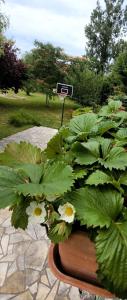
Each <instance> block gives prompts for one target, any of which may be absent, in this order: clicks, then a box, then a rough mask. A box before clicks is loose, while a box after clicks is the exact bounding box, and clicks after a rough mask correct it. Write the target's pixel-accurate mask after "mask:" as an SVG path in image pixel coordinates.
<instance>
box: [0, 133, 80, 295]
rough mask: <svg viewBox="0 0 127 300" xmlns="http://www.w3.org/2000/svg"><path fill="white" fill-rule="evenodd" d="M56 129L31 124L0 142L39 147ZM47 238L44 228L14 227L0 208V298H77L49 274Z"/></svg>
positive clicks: (48, 242)
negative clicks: (23, 141) (21, 143)
mask: <svg viewBox="0 0 127 300" xmlns="http://www.w3.org/2000/svg"><path fill="white" fill-rule="evenodd" d="M56 132H57V130H56V129H51V128H45V127H33V128H30V129H28V130H25V131H23V132H20V133H17V134H15V135H13V136H10V137H8V138H5V139H3V140H2V141H0V149H1V150H2V149H3V148H4V147H5V145H6V144H8V143H10V142H12V141H16V142H19V141H21V140H26V141H29V142H31V143H33V144H35V145H37V146H39V147H41V148H45V146H46V144H47V142H48V141H49V140H50V139H51V137H52V136H53V135H54V134H55V133H56ZM49 245H50V241H49V240H48V238H47V236H46V233H45V229H44V228H43V227H41V226H40V225H35V226H33V225H32V224H29V226H28V228H27V230H26V231H25V232H24V231H23V230H15V229H14V228H13V227H12V226H11V223H10V212H9V210H8V209H4V210H0V300H8V299H14V300H79V299H80V296H79V292H78V289H77V288H75V287H71V286H69V285H67V284H64V283H63V282H59V281H58V280H57V279H56V278H55V277H54V275H53V274H52V273H51V271H50V269H49V267H48V264H47V254H48V249H49Z"/></svg>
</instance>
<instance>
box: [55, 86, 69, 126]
mask: <svg viewBox="0 0 127 300" xmlns="http://www.w3.org/2000/svg"><path fill="white" fill-rule="evenodd" d="M56 93H57V95H58V97H59V99H60V100H61V101H62V102H63V103H62V115H61V126H62V125H63V118H64V105H65V97H67V96H70V97H71V96H72V95H73V86H72V85H68V84H65V83H59V82H58V83H57V86H56Z"/></svg>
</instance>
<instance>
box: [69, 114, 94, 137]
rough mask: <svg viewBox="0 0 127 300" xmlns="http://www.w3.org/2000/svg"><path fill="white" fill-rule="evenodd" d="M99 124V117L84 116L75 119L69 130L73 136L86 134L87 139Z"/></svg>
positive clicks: (71, 122)
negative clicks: (97, 123)
mask: <svg viewBox="0 0 127 300" xmlns="http://www.w3.org/2000/svg"><path fill="white" fill-rule="evenodd" d="M96 122H97V115H96V114H93V113H88V114H83V115H79V116H76V117H74V118H73V119H72V120H71V121H70V124H69V129H70V131H71V132H72V133H73V134H80V133H86V137H87V136H88V134H89V133H90V132H91V130H92V128H93V127H94V125H95V124H96Z"/></svg>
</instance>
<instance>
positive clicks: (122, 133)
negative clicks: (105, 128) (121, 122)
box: [115, 128, 127, 140]
mask: <svg viewBox="0 0 127 300" xmlns="http://www.w3.org/2000/svg"><path fill="white" fill-rule="evenodd" d="M115 137H116V138H117V139H118V140H124V139H126V138H127V128H121V129H119V130H118V131H117V133H116V135H115Z"/></svg>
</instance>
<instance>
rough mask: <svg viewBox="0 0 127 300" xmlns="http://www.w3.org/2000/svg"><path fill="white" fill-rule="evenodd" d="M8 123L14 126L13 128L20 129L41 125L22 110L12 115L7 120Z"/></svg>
mask: <svg viewBox="0 0 127 300" xmlns="http://www.w3.org/2000/svg"><path fill="white" fill-rule="evenodd" d="M9 123H10V124H11V125H14V126H15V127H21V126H23V125H36V126H40V125H41V123H40V121H39V120H38V119H37V118H35V117H33V116H32V115H31V114H30V113H27V112H25V111H23V110H22V111H21V110H20V111H19V112H17V113H15V114H13V115H12V116H11V117H10V119H9Z"/></svg>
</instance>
